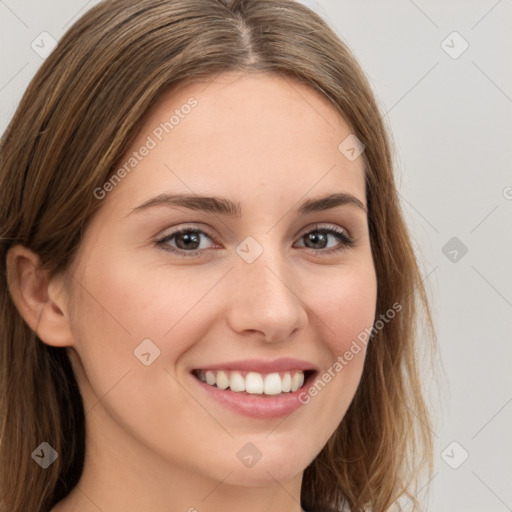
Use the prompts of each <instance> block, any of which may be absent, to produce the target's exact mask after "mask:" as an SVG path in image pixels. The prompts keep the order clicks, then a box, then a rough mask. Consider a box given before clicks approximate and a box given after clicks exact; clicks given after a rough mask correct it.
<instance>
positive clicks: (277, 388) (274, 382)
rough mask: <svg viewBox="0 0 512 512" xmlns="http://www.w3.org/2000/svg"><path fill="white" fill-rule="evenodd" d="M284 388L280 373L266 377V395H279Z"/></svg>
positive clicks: (264, 386)
mask: <svg viewBox="0 0 512 512" xmlns="http://www.w3.org/2000/svg"><path fill="white" fill-rule="evenodd" d="M282 388H283V385H282V383H281V377H279V373H270V374H268V375H267V376H266V377H265V382H264V384H263V391H264V393H265V395H279V393H281V391H282Z"/></svg>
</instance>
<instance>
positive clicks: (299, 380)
mask: <svg viewBox="0 0 512 512" xmlns="http://www.w3.org/2000/svg"><path fill="white" fill-rule="evenodd" d="M302 384H304V374H303V373H302V372H300V373H296V374H295V375H294V376H293V378H292V391H297V389H299V388H300V387H301V386H302Z"/></svg>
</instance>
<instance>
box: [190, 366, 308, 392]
mask: <svg viewBox="0 0 512 512" xmlns="http://www.w3.org/2000/svg"><path fill="white" fill-rule="evenodd" d="M196 376H197V378H198V379H199V380H201V381H202V382H206V383H207V384H209V385H210V386H217V387H218V388H219V389H227V388H229V389H231V391H235V392H237V393H240V392H243V391H245V392H247V393H249V394H252V395H262V394H264V395H279V394H281V393H289V392H293V391H297V390H298V389H299V388H301V387H302V386H303V385H304V372H302V371H301V370H295V371H291V372H284V373H281V374H280V373H277V372H275V373H269V374H265V375H262V374H261V373H257V372H247V374H246V375H245V377H244V376H243V374H242V372H239V371H232V372H229V371H224V370H219V371H212V370H207V371H203V370H199V371H197V372H196Z"/></svg>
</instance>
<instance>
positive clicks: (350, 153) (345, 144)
mask: <svg viewBox="0 0 512 512" xmlns="http://www.w3.org/2000/svg"><path fill="white" fill-rule="evenodd" d="M365 147H366V146H365V145H364V144H363V143H362V142H361V141H360V140H359V139H358V138H357V137H356V136H355V135H354V134H353V133H351V134H350V135H349V136H348V137H346V138H345V139H343V141H342V142H341V144H340V145H339V146H338V150H339V151H340V153H341V154H342V155H344V156H345V157H346V158H347V159H348V160H350V161H351V162H353V161H354V160H357V159H358V158H359V157H360V156H361V155H362V154H363V152H364V149H365Z"/></svg>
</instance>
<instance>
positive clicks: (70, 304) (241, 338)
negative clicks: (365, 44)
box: [8, 73, 377, 512]
mask: <svg viewBox="0 0 512 512" xmlns="http://www.w3.org/2000/svg"><path fill="white" fill-rule="evenodd" d="M190 97H194V98H195V99H197V101H198V104H197V106H196V107H194V108H193V109H191V112H190V113H189V114H188V115H186V116H184V118H183V119H180V122H179V124H178V125H177V126H175V127H174V129H173V130H172V132H171V133H169V134H166V135H165V136H164V137H163V139H162V141H161V142H159V143H158V144H157V146H156V147H155V148H154V149H152V150H151V151H150V152H149V154H148V155H147V156H145V157H144V158H143V159H142V160H141V161H140V162H139V163H138V164H137V166H136V167H135V168H134V170H133V171H131V172H130V173H129V174H128V175H126V176H125V177H124V178H123V179H122V180H121V182H120V183H119V184H117V185H116V186H115V187H114V188H113V190H112V191H110V192H109V193H108V194H107V195H106V197H105V198H104V199H102V200H101V203H102V204H101V208H100V209H99V210H98V211H97V213H96V214H95V216H94V217H93V219H92V222H91V224H90V225H89V226H88V228H87V230H86V231H85V233H84V238H83V240H82V243H81V246H80V248H79V252H78V254H77V257H76V259H75V260H74V261H73V264H72V265H71V267H70V268H69V269H68V271H67V273H66V274H61V275H58V276H53V277H51V278H50V277H49V276H46V275H45V274H43V273H41V272H39V271H37V265H38V259H37V256H36V255H35V254H33V253H32V252H31V251H29V250H28V249H25V248H23V247H22V246H15V247H14V248H12V249H11V250H10V252H9V255H8V265H9V269H10V270H9V272H10V275H11V276H12V277H11V284H10V287H11V292H12V295H13V298H14V300H15V302H16V305H17V307H18V309H19V310H20V312H21V313H22V315H23V316H24V318H25V319H26V320H27V322H28V323H29V325H30V326H31V327H32V328H33V329H34V330H35V331H36V332H37V333H38V335H39V337H40V338H41V340H42V341H43V342H44V343H47V344H49V345H53V346H65V347H69V348H68V351H69V355H70V358H71V360H72V364H73V368H74V371H75V375H76V376H77V380H78V383H79V386H80V390H81V393H82V396H83V399H84V407H85V412H86V429H87V443H86V458H85V466H84V471H83V474H82V477H81V479H80V481H79V483H78V486H77V487H75V488H74V489H73V490H72V491H71V493H70V494H69V495H68V497H67V498H65V499H64V500H63V501H61V502H60V503H59V504H58V505H57V506H55V507H54V508H53V512H71V511H73V512H92V511H94V512H97V511H98V510H101V511H104V512H106V511H109V512H116V511H123V512H131V511H133V512H135V511H137V512H138V511H140V510H150V511H152V512H164V511H165V512H168V511H169V510H173V511H193V510H198V511H200V512H213V511H218V510H239V509H243V510H244V511H246V512H259V511H266V512H269V511H280V512H283V511H284V512H298V511H300V510H301V508H300V487H301V481H302V476H303V471H304V469H305V468H306V467H307V466H308V464H309V463H310V462H311V461H312V460H313V459H314V458H315V456H316V455H317V454H318V453H319V452H320V450H321V449H322V447H323V446H324V445H325V443H326V442H327V440H328V439H329V437H330V436H331V434H332V433H333V432H334V430H335V429H336V427H337V426H338V425H339V423H340V421H341V420H342V418H343V416H344V414H345V412H346V410H347V408H348V406H349V404H350V402H351V400H352V398H353V396H354V393H355V391H356V389H357V386H358V384H359V381H360V377H361V373H362V369H363V365H364V358H365V350H364V347H363V350H361V351H360V352H359V353H358V354H357V355H355V356H354V358H353V359H352V360H351V361H350V363H349V364H347V365H346V366H345V367H344V368H343V371H341V372H339V373H338V374H336V377H335V378H333V379H332V380H331V382H330V383H329V384H328V385H327V386H326V387H325V388H324V389H323V390H322V391H321V392H320V393H319V394H318V395H317V396H316V397H314V398H313V399H311V401H310V403H309V404H307V405H305V406H302V407H301V408H300V409H298V410H296V411H294V412H293V413H292V414H290V415H289V416H287V417H286V418H285V419H284V420H283V418H280V419H259V418H258V419H255V418H250V417H246V416H243V415H241V414H239V413H237V412H234V411H231V410H228V409H226V408H225V407H224V406H222V405H220V404H218V403H216V402H214V401H212V400H210V399H208V397H207V396H206V395H205V394H204V393H203V392H202V390H201V389H200V388H199V387H198V385H197V383H196V382H195V380H194V378H193V377H192V376H191V374H190V371H191V370H192V369H194V368H201V367H205V366H207V365H209V364H210V365H211V364H217V363H221V362H226V361H233V360H237V359H251V358H257V359H266V360H273V359H277V358H280V357H297V358H299V359H302V360H307V361H310V362H311V363H312V364H313V365H314V366H315V367H317V368H318V369H319V371H320V373H321V372H322V371H326V370H327V369H328V368H329V367H331V366H332V364H333V362H334V361H335V360H336V358H337V357H338V356H339V355H342V354H343V353H344V352H345V351H346V350H348V349H349V347H350V344H351V343H352V341H353V340H354V339H356V336H357V335H358V334H359V333H360V332H361V331H363V330H364V329H365V328H368V327H371V325H372V323H373V321H374V315H375V306H376V296H377V281H376V275H375V269H374V265H373V260H372V255H371V249H370V239H369V233H368V226H367V216H366V212H365V211H364V210H363V209H361V208H359V207H357V206H355V205H353V204H346V205H342V206H337V207H335V208H331V209H326V210H324V211H319V212H313V213H308V214H306V215H298V214H297V212H296V208H297V206H298V204H299V203H301V202H302V201H304V200H306V199H310V198H317V197H320V196H324V195H328V194H331V193H333V192H344V193H347V194H351V195H353V196H355V197H356V198H358V199H359V200H360V202H361V203H363V205H366V198H365V183H364V168H363V159H362V158H358V159H356V160H355V161H349V160H348V159H347V158H345V156H344V155H343V154H342V153H341V152H340V151H339V150H338V145H339V144H340V142H341V141H343V140H344V139H345V138H346V137H347V136H348V135H349V134H350V133H351V129H350V127H349V126H348V125H347V123H346V122H345V121H344V120H343V118H342V117H341V116H340V114H339V113H338V112H337V111H336V110H335V108H334V107H333V106H332V104H331V103H330V102H329V101H328V100H327V99H326V98H325V97H323V96H322V95H320V94H319V93H318V92H316V91H314V90H312V89H310V88H308V87H306V86H304V85H301V84H299V83H296V82H294V81H292V80H290V79H286V80H285V79H284V78H282V77H279V76H277V75H269V74H252V75H247V74H240V73H225V74H222V75H220V76H217V77H216V78H215V79H214V80H213V81H211V80H210V81H208V82H205V81H203V82H193V83H182V84H180V85H179V86H178V87H176V88H174V89H173V90H171V91H169V93H168V94H166V95H165V97H164V98H163V99H162V100H161V101H160V102H159V103H158V104H157V105H156V107H155V108H154V109H153V110H152V111H151V112H150V113H149V114H148V116H147V118H146V119H145V120H144V124H143V127H142V129H141V132H140V133H139V135H138V136H137V138H136V140H135V141H134V143H133V145H132V147H131V148H130V149H129V151H127V154H126V158H125V159H123V162H124V161H126V159H128V158H129V157H130V155H131V154H132V153H133V151H137V150H138V149H139V148H140V147H141V146H142V145H143V144H144V142H145V141H146V140H147V137H148V135H151V133H152V131H153V130H154V128H155V127H156V126H158V125H159V123H160V122H163V121H165V120H168V119H169V116H170V115H171V114H172V112H173V111H174V110H175V109H177V108H178V109H179V108H180V107H181V106H182V105H183V104H185V103H186V102H187V100H188V99H189V98H190ZM163 192H168V193H195V194H203V195H209V196H221V197H225V198H228V199H230V200H231V201H233V202H239V203H240V206H241V209H242V215H241V217H240V218H231V217H229V216H226V215H217V214H216V215H213V214H212V213H208V212H202V211H195V210H191V209H187V208H184V207H172V208H171V207H169V206H165V205H161V206H158V207H154V208H150V209H146V210H141V211H138V212H136V213H130V212H131V211H132V210H133V208H134V207H135V206H138V205H140V204H142V203H143V202H145V201H146V200H148V199H149V198H152V197H154V196H157V195H159V194H161V193H163ZM317 224H318V225H319V227H320V228H326V227H327V228H328V227H335V228H338V229H344V230H346V231H348V232H349V233H350V235H351V236H352V237H353V238H354V240H355V246H354V247H346V248H344V249H343V250H341V251H338V252H331V253H330V254H329V253H328V251H329V250H330V249H332V248H334V247H339V246H340V241H339V240H338V239H336V238H335V237H334V236H333V235H328V237H327V239H326V244H325V245H326V248H323V249H320V250H319V252H318V253H315V250H314V248H315V246H314V245H311V242H309V246H308V245H307V244H308V239H307V237H304V235H305V234H306V233H308V232H309V231H312V230H315V229H317V228H316V225H317ZM184 226H186V227H191V228H196V229H201V230H204V231H205V232H207V235H208V236H205V235H201V240H202V241H201V246H200V247H201V248H200V249H199V251H200V254H199V255H196V256H186V255H181V254H176V253H172V252H167V251H165V250H163V249H162V248H161V246H158V245H157V244H156V241H157V240H158V239H161V238H163V236H164V235H167V234H170V233H171V232H172V231H173V230H176V229H179V228H181V227H184ZM315 233H317V231H315ZM248 236H251V237H253V238H254V239H255V240H256V241H257V242H258V244H259V245H260V246H261V248H262V249H263V252H262V254H261V255H260V256H259V257H257V259H256V260H255V261H254V262H253V263H250V264H249V263H247V262H246V261H244V259H242V258H241V257H240V256H239V255H238V254H237V252H236V248H237V246H238V245H239V244H240V243H241V242H242V241H243V240H244V239H245V238H246V237H248ZM209 237H211V238H209ZM177 243H178V240H176V238H175V239H174V240H170V241H168V242H167V245H168V246H169V245H170V246H172V247H173V248H175V249H177V250H178V246H177V245H176V244H177ZM179 247H183V245H181V246H179ZM319 247H321V246H319ZM185 250H186V249H183V251H185ZM321 251H324V252H323V253H322V252H321ZM147 338H149V339H151V340H152V342H153V343H154V344H155V345H156V346H158V348H159V350H160V356H159V357H158V358H156V359H155V360H154V362H153V363H152V364H151V365H149V366H145V365H143V364H142V363H141V362H140V361H139V359H137V358H136V357H134V353H133V351H134V350H135V349H136V347H137V346H138V345H139V344H140V343H141V341H142V340H144V339H147ZM248 442H251V443H253V444H254V445H255V446H256V447H257V448H258V450H259V451H260V452H261V454H262V457H261V459H260V460H259V461H258V462H257V463H256V464H255V465H254V466H252V467H251V468H248V467H246V466H245V465H244V464H242V463H241V462H240V460H239V459H238V458H237V452H238V451H239V450H240V449H241V448H242V447H243V446H244V445H246V443H248Z"/></svg>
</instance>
